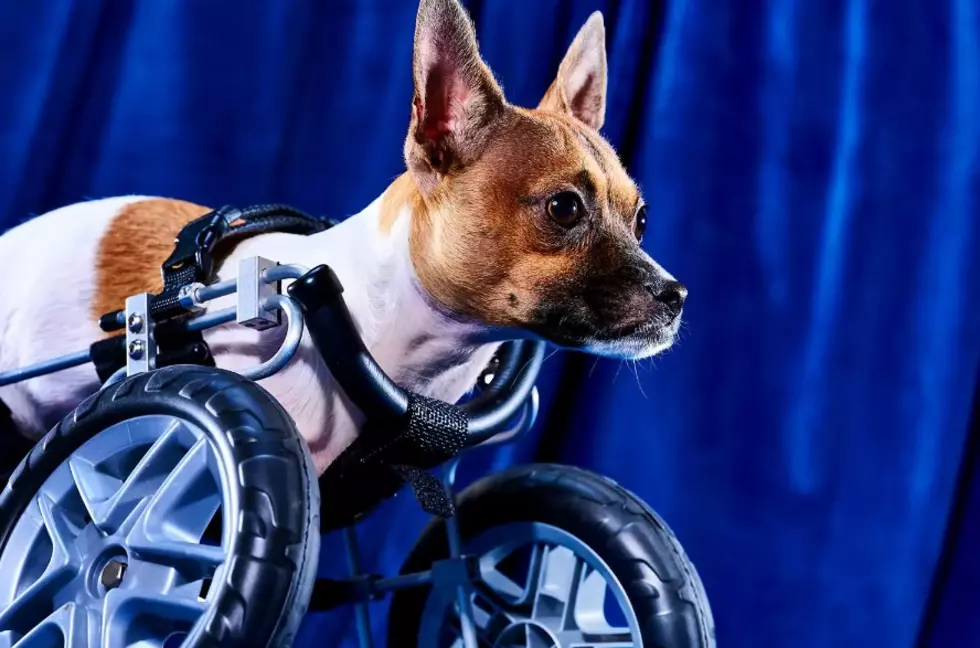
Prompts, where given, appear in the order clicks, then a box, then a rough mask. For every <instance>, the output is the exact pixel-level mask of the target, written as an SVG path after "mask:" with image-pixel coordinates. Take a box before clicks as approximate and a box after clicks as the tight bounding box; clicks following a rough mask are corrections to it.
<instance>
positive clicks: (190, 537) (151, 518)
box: [137, 439, 221, 542]
mask: <svg viewBox="0 0 980 648" xmlns="http://www.w3.org/2000/svg"><path fill="white" fill-rule="evenodd" d="M209 462H210V448H209V447H208V442H207V440H205V439H200V440H199V441H197V442H196V443H195V444H194V446H193V447H192V448H191V449H190V450H189V451H188V452H187V454H185V455H184V457H183V458H182V459H181V460H180V462H179V463H178V464H177V465H176V467H174V469H173V471H172V472H171V473H170V474H169V475H168V476H167V477H166V479H164V481H163V483H162V484H161V485H160V487H159V488H158V489H157V491H156V493H154V495H153V496H152V497H151V498H150V500H149V504H148V505H147V507H146V509H145V510H144V512H143V514H142V515H141V516H140V517H141V521H140V523H139V524H137V527H139V526H144V527H145V530H146V531H147V532H148V535H149V536H150V537H153V538H154V540H157V539H160V540H162V539H164V538H169V539H175V540H181V541H185V542H197V540H198V539H199V538H200V537H201V535H202V534H203V533H204V530H205V529H206V528H207V526H208V523H209V522H210V521H211V518H212V517H214V514H215V512H216V511H217V510H218V508H219V507H220V506H221V493H220V492H219V489H218V488H217V486H216V485H215V483H214V478H213V477H212V474H211V469H210V465H209ZM156 536H162V537H159V538H157V537H156Z"/></svg>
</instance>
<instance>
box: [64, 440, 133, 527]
mask: <svg viewBox="0 0 980 648" xmlns="http://www.w3.org/2000/svg"><path fill="white" fill-rule="evenodd" d="M68 468H69V469H70V470H71V477H72V479H73V480H74V482H75V488H76V489H77V490H78V495H79V497H80V498H81V500H82V505H83V506H84V507H85V511H86V512H87V513H88V517H89V519H90V520H93V521H94V520H97V519H98V517H99V512H100V506H101V505H102V504H104V503H105V502H106V500H108V499H109V498H110V497H112V495H113V493H115V492H116V491H118V490H119V487H120V486H121V485H122V480H120V479H117V478H116V477H113V476H112V475H107V474H106V473H104V472H102V471H101V470H99V468H98V466H96V465H95V464H94V463H93V462H92V461H90V460H89V459H87V458H85V457H84V456H82V455H81V454H80V453H75V454H73V455H72V456H71V457H69V458H68Z"/></svg>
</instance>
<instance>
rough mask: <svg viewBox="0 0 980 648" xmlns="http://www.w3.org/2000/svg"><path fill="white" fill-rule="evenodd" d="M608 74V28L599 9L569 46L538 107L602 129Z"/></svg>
mask: <svg viewBox="0 0 980 648" xmlns="http://www.w3.org/2000/svg"><path fill="white" fill-rule="evenodd" d="M607 76H608V73H607V67H606V27H605V25H604V23H603V20H602V13H600V12H598V11H596V12H595V13H593V14H592V15H591V16H589V19H588V21H586V23H585V25H584V26H583V27H582V29H580V30H579V32H578V35H577V36H576V37H575V40H574V41H573V42H572V44H571V46H570V47H569V48H568V52H567V53H566V54H565V58H564V60H562V62H561V66H560V67H559V68H558V78H557V79H555V81H554V83H552V84H551V87H550V88H548V91H547V92H546V93H545V95H544V99H542V100H541V103H540V104H539V105H538V108H540V109H542V110H554V111H557V112H565V113H568V114H570V115H572V116H574V117H577V118H578V119H579V120H580V121H582V122H584V123H585V124H587V125H588V126H591V127H592V128H594V129H596V130H599V129H600V128H602V124H603V122H604V121H605V118H606V84H607Z"/></svg>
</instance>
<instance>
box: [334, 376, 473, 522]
mask: <svg viewBox="0 0 980 648" xmlns="http://www.w3.org/2000/svg"><path fill="white" fill-rule="evenodd" d="M467 426H468V420H467V417H466V413H465V412H463V411H462V410H461V409H460V408H458V407H456V406H454V405H450V404H448V403H444V402H442V401H438V400H433V399H430V398H425V397H422V396H418V395H412V396H411V397H410V398H409V406H408V415H407V419H406V420H404V421H396V422H390V421H389V422H387V423H372V422H371V421H369V422H368V423H367V424H366V425H365V427H364V429H363V430H362V431H361V433H360V434H359V435H358V437H357V438H356V439H354V442H353V443H351V445H350V446H348V447H347V449H346V450H344V451H343V452H342V453H341V454H340V456H339V457H338V458H337V460H336V461H334V462H333V463H332V464H330V467H328V468H327V470H326V472H325V473H324V474H323V475H322V476H321V477H320V493H321V509H320V526H321V528H323V529H325V530H326V529H331V530H332V529H339V528H342V527H345V526H348V525H350V524H352V523H353V522H354V521H356V519H357V517H358V516H359V515H361V514H363V513H366V512H367V511H369V510H370V509H371V508H373V507H374V506H376V505H377V504H379V503H381V502H382V501H384V500H385V499H388V498H389V497H391V496H393V495H394V494H395V493H396V492H398V490H399V489H400V488H401V487H402V486H404V485H405V484H409V485H410V486H411V487H412V491H413V492H414V494H415V497H416V499H417V500H418V501H419V504H420V505H421V506H422V509H423V510H424V511H425V512H427V513H429V514H432V515H438V516H440V517H450V516H452V515H453V514H455V512H456V507H455V505H454V503H453V499H452V497H451V496H450V495H449V493H447V492H446V489H445V487H444V486H443V485H442V482H441V481H439V480H438V479H437V478H436V477H435V476H433V475H432V474H431V473H429V472H428V471H429V469H431V468H435V467H436V466H439V465H441V464H442V463H444V462H445V461H446V460H448V459H451V458H452V457H455V456H456V455H457V454H459V452H460V451H462V450H463V448H465V447H466V431H467Z"/></svg>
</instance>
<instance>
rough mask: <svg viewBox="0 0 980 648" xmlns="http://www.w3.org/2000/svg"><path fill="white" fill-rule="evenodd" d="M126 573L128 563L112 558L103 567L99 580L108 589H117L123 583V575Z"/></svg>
mask: <svg viewBox="0 0 980 648" xmlns="http://www.w3.org/2000/svg"><path fill="white" fill-rule="evenodd" d="M125 575H126V563H124V562H120V561H118V560H110V561H109V562H108V563H107V564H106V566H105V567H103V568H102V576H101V577H100V578H99V581H100V582H101V583H102V586H103V587H105V588H106V589H107V590H111V589H116V588H117V587H119V586H120V585H122V581H123V576H125Z"/></svg>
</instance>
